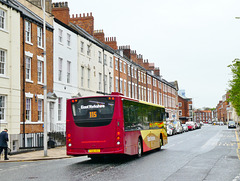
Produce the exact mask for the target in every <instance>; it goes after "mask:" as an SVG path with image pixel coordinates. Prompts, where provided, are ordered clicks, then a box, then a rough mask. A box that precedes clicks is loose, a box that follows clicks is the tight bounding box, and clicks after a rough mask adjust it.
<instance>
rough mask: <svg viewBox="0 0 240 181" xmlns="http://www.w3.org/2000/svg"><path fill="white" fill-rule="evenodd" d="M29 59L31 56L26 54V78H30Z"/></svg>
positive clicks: (30, 59)
mask: <svg viewBox="0 0 240 181" xmlns="http://www.w3.org/2000/svg"><path fill="white" fill-rule="evenodd" d="M31 61H32V58H31V57H28V56H26V80H31Z"/></svg>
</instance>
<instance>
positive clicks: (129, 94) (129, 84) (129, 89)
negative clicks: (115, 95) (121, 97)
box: [128, 82, 131, 97]
mask: <svg viewBox="0 0 240 181" xmlns="http://www.w3.org/2000/svg"><path fill="white" fill-rule="evenodd" d="M130 96H131V82H128V97H130Z"/></svg>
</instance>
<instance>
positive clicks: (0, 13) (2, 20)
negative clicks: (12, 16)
mask: <svg viewBox="0 0 240 181" xmlns="http://www.w3.org/2000/svg"><path fill="white" fill-rule="evenodd" d="M0 29H3V30H4V29H6V11H4V10H2V9H0Z"/></svg>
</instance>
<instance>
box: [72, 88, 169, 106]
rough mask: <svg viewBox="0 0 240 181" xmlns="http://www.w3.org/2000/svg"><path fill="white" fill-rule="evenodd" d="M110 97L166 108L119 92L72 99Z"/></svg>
mask: <svg viewBox="0 0 240 181" xmlns="http://www.w3.org/2000/svg"><path fill="white" fill-rule="evenodd" d="M109 96H111V97H112V96H114V97H122V98H123V99H125V100H129V101H134V102H139V103H142V104H146V105H150V106H155V107H161V108H165V107H164V106H161V105H158V104H153V103H149V102H145V101H141V100H137V99H133V98H130V97H126V96H124V95H123V94H122V93H119V92H112V93H111V95H102V96H98V95H94V96H86V97H76V98H71V99H79V98H93V97H109Z"/></svg>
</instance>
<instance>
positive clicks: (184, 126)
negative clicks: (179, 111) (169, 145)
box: [182, 124, 188, 132]
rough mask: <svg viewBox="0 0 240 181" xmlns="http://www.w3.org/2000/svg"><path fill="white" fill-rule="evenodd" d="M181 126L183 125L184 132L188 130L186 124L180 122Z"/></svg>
mask: <svg viewBox="0 0 240 181" xmlns="http://www.w3.org/2000/svg"><path fill="white" fill-rule="evenodd" d="M182 127H183V131H184V132H187V131H188V127H187V125H186V124H182Z"/></svg>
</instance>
